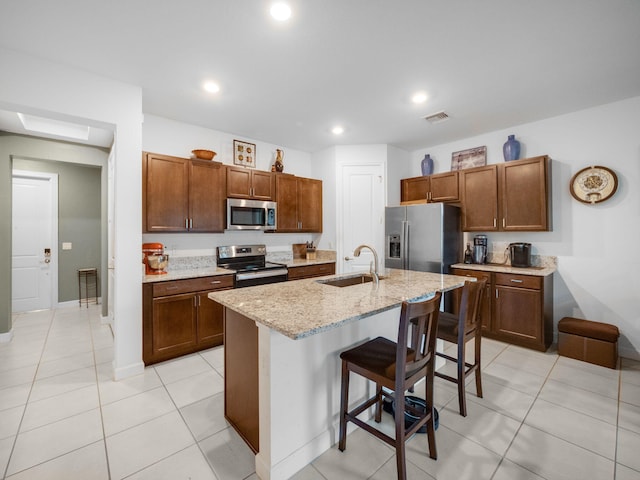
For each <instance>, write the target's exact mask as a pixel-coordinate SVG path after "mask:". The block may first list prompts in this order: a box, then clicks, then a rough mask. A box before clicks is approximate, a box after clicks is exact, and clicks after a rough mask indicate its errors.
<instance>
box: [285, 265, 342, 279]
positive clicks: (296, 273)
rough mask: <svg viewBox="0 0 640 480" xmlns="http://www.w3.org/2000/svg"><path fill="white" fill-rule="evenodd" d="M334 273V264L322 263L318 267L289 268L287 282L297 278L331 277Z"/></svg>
mask: <svg viewBox="0 0 640 480" xmlns="http://www.w3.org/2000/svg"><path fill="white" fill-rule="evenodd" d="M334 273H336V264H335V263H322V264H319V265H309V266H306V267H291V268H289V280H297V279H299V278H308V277H321V276H323V275H333V274H334Z"/></svg>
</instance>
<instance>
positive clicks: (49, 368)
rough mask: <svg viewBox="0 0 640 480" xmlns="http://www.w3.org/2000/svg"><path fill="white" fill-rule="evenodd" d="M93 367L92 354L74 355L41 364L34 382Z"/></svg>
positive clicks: (90, 352)
mask: <svg viewBox="0 0 640 480" xmlns="http://www.w3.org/2000/svg"><path fill="white" fill-rule="evenodd" d="M93 365H94V360H93V352H92V351H89V352H83V353H79V354H76V355H71V356H68V357H64V358H60V359H58V360H51V361H48V362H45V361H43V362H41V363H40V365H39V366H38V372H37V373H36V380H41V379H43V378H48V377H53V376H54V375H61V374H63V373H67V372H71V371H73V370H79V369H81V368H86V367H92V366H93Z"/></svg>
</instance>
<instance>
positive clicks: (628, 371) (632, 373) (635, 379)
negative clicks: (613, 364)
mask: <svg viewBox="0 0 640 480" xmlns="http://www.w3.org/2000/svg"><path fill="white" fill-rule="evenodd" d="M620 360H621V369H620V377H621V379H622V381H623V382H626V383H633V384H634V385H640V362H638V361H636V360H631V359H628V358H621V359H620Z"/></svg>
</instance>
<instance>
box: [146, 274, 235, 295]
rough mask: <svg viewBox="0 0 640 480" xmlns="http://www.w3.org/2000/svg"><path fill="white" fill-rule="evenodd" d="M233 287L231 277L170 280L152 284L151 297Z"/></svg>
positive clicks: (218, 276) (219, 276) (217, 276)
mask: <svg viewBox="0 0 640 480" xmlns="http://www.w3.org/2000/svg"><path fill="white" fill-rule="evenodd" d="M232 287H233V275H216V276H212V277H201V278H189V279H186V280H172V281H169V282H158V283H154V284H153V296H154V297H165V296H167V295H177V294H180V293H189V292H200V291H203V290H207V291H211V290H218V289H221V288H232Z"/></svg>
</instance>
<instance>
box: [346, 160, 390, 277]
mask: <svg viewBox="0 0 640 480" xmlns="http://www.w3.org/2000/svg"><path fill="white" fill-rule="evenodd" d="M383 174H384V167H383V165H344V166H343V167H342V178H341V180H342V181H341V184H342V185H341V196H340V198H341V199H342V208H339V211H340V212H341V214H342V221H341V222H340V223H341V230H342V235H338V239H340V238H341V239H342V243H341V244H340V243H339V244H338V246H339V249H338V251H339V253H341V255H340V257H339V264H340V265H341V270H340V271H341V272H343V273H348V272H362V271H367V272H368V271H369V265H370V263H371V262H372V261H373V254H372V253H371V251H370V250H368V249H364V250H362V253H361V254H360V256H359V257H354V256H353V251H354V250H355V249H356V247H357V246H358V245H362V244H367V245H371V246H372V247H373V248H375V249H376V251H377V253H378V257H379V258H378V268H381V267H382V265H381V263H382V262H383V261H384V250H383V246H384V205H385V200H384V182H383ZM340 247H341V248H340Z"/></svg>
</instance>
